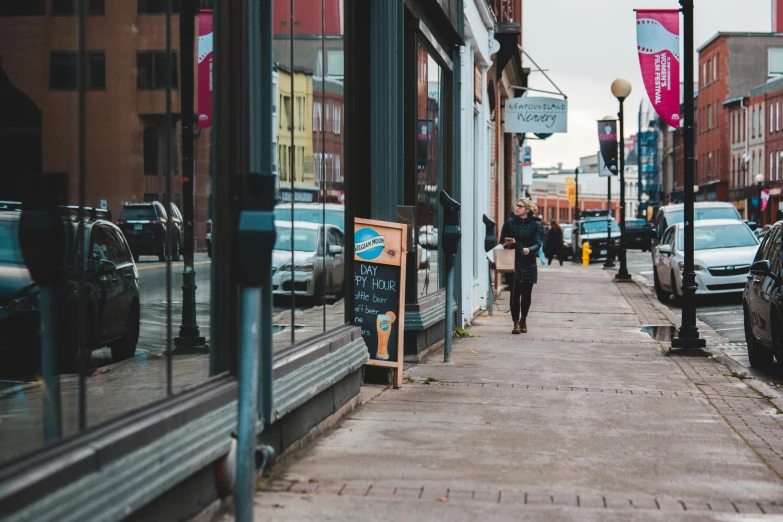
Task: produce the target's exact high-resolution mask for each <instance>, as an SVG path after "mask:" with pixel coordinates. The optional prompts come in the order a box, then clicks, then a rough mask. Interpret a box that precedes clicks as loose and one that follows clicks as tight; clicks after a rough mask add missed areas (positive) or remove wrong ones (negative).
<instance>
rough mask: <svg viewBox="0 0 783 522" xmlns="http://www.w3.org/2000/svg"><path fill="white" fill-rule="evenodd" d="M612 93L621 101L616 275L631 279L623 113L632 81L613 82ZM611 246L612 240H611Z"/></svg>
mask: <svg viewBox="0 0 783 522" xmlns="http://www.w3.org/2000/svg"><path fill="white" fill-rule="evenodd" d="M612 94H614V97H615V98H617V101H619V102H620V112H619V113H618V114H617V116H618V117H619V118H620V158H619V160H620V248H619V249H618V253H619V255H620V270H619V271H618V272H617V274H616V275H615V276H614V280H615V281H630V280H631V274H629V273H628V264H627V263H626V260H625V125H624V121H623V120H624V114H623V102H624V101H625V99H626V98H627V97H628V96H630V95H631V82H629V81H628V80H624V79H622V78H620V79H617V80H615V81H614V82H612ZM609 246H610V248H611V240H610V245H609Z"/></svg>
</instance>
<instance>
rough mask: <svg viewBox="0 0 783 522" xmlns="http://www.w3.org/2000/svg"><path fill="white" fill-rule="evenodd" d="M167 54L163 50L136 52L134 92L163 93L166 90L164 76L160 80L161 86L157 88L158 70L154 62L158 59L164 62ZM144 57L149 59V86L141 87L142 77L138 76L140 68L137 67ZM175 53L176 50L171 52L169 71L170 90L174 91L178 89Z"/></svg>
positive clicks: (177, 68)
mask: <svg viewBox="0 0 783 522" xmlns="http://www.w3.org/2000/svg"><path fill="white" fill-rule="evenodd" d="M166 55H167V53H166V51H165V50H160V49H145V50H143V51H136V90H137V91H165V90H166V79H165V74H164V78H163V79H162V82H163V83H162V84H160V85H159V86H158V83H157V75H156V70H157V68H158V64H157V62H156V60H157V59H158V58H160V57H163V60H164V61H165V59H166V58H165V57H166ZM142 57H144V58H146V57H149V58H150V60H151V61H150V67H149V69H150V78H149V80H150V82H149V83H150V86H148V87H147V86H142V85H140V83H141V78H142V75H141V74H140V70H141V69H140V67H139V61H140V59H141V58H142ZM177 59H178V58H177V51H176V49H172V50H171V60H172V62H173V63H172V64H171V67H172V71H171V73H172V74H171V90H172V91H175V90H178V89H179V67H178V65H179V62H178V61H177Z"/></svg>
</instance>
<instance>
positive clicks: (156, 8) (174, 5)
mask: <svg viewBox="0 0 783 522" xmlns="http://www.w3.org/2000/svg"><path fill="white" fill-rule="evenodd" d="M167 4H168V1H167V0H139V14H166V9H167V8H168V5H167ZM179 4H180V0H171V11H172V12H173V13H179Z"/></svg>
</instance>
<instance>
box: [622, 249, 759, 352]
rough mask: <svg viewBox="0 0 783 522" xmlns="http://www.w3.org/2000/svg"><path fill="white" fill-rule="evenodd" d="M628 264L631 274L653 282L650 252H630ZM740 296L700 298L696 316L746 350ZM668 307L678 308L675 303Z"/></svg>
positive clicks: (727, 339) (733, 343)
mask: <svg viewBox="0 0 783 522" xmlns="http://www.w3.org/2000/svg"><path fill="white" fill-rule="evenodd" d="M627 262H628V271H629V272H633V273H635V274H638V275H640V276H642V277H645V278H647V279H649V280H652V278H653V269H652V257H651V255H650V253H649V252H640V251H638V250H634V251H629V252H628V258H627ZM740 295H741V294H740V293H739V292H738V293H737V294H735V295H721V296H711V297H709V298H706V297H700V298H698V299H697V300H696V316H697V317H698V318H699V320H701V321H704V322H705V323H707V324H708V325H710V326H711V327H712V329H713V330H715V331H716V332H718V333H719V334H720V335H721V336H722V337H723V338H724V339H726V341H727V342H728V343H730V344H732V345H735V344H736V345H738V346H741V347H742V348H745V333H744V331H743V327H742V300H741V297H740ZM668 306H669V307H670V308H677V306H676V304H673V303H672V304H668Z"/></svg>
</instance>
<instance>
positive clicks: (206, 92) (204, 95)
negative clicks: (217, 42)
mask: <svg viewBox="0 0 783 522" xmlns="http://www.w3.org/2000/svg"><path fill="white" fill-rule="evenodd" d="M212 56H213V54H212V11H209V10H203V11H199V15H198V66H197V68H196V74H197V78H198V109H197V110H198V128H199V129H206V128H207V127H211V126H212V86H213V82H212V75H213V68H212Z"/></svg>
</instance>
